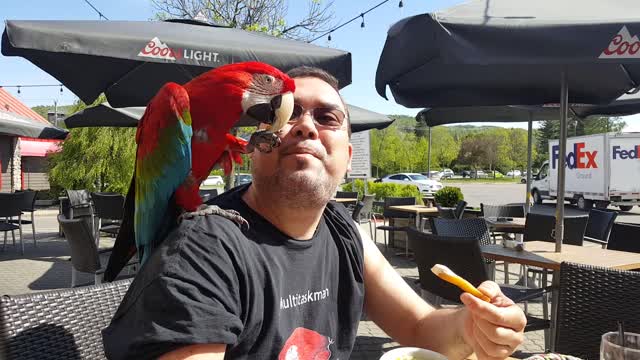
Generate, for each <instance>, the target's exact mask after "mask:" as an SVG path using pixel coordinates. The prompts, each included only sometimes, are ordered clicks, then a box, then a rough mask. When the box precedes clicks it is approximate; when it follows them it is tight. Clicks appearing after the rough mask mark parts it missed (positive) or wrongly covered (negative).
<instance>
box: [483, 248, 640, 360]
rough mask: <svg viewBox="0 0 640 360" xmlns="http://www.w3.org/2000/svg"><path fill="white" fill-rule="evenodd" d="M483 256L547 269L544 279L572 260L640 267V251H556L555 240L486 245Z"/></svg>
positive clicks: (553, 298) (554, 305)
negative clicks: (521, 246) (517, 245)
mask: <svg viewBox="0 0 640 360" xmlns="http://www.w3.org/2000/svg"><path fill="white" fill-rule="evenodd" d="M480 250H481V251H482V256H484V257H485V258H488V259H494V260H502V261H505V262H509V263H517V264H523V265H530V266H537V267H540V268H542V269H543V279H546V272H547V270H556V271H559V270H560V263H561V262H563V261H571V262H574V263H579V264H586V265H593V266H601V267H608V268H612V269H618V270H633V269H640V253H632V252H626V251H616V250H607V249H602V248H600V247H596V246H577V245H568V244H563V245H562V252H559V253H557V252H555V243H553V242H547V241H527V242H525V243H524V250H522V251H518V250H515V249H511V248H506V247H504V246H502V245H482V246H481V247H480ZM559 281H560V277H559V276H554V277H553V281H552V285H553V287H554V290H553V292H552V296H551V317H550V318H551V351H554V349H555V344H554V341H555V321H556V319H555V314H556V311H557V306H558V304H557V301H556V299H557V296H558V295H557V289H558V287H559Z"/></svg>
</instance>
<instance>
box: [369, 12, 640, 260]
mask: <svg viewBox="0 0 640 360" xmlns="http://www.w3.org/2000/svg"><path fill="white" fill-rule="evenodd" d="M634 9H635V10H634ZM638 13H640V3H639V2H637V1H635V0H614V1H607V2H601V1H595V0H588V1H585V0H564V1H554V0H539V1H525V0H472V1H470V2H467V3H464V4H462V5H459V6H455V7H452V8H449V9H447V10H444V11H442V12H439V13H436V14H422V15H416V16H412V17H409V18H406V19H403V20H401V21H399V22H398V23H396V24H395V25H393V26H392V27H391V29H390V30H389V32H388V35H387V39H386V43H385V45H384V48H383V50H382V54H381V56H380V60H379V63H378V69H377V73H376V89H377V91H378V93H379V94H380V95H381V96H383V97H386V86H387V85H389V87H390V88H391V92H392V94H393V96H394V98H395V100H396V102H398V103H399V104H401V105H405V106H407V107H441V106H476V105H477V106H486V105H514V104H524V105H539V104H545V103H552V102H555V103H558V102H559V103H560V121H561V126H560V129H561V130H560V153H562V154H565V153H566V122H567V111H568V103H569V102H571V103H588V104H598V103H607V102H610V101H612V100H614V99H616V98H617V97H619V96H621V95H622V94H623V93H625V92H627V91H635V89H636V88H637V87H638V84H640V41H639V40H638V38H637V36H634V35H635V34H638V33H640V17H635V18H634V17H632V16H630V15H629V14H638ZM569 87H571V92H569ZM558 90H560V91H558ZM558 95H560V96H559V97H558ZM558 98H559V101H558ZM564 179H565V157H564V156H560V163H559V171H558V205H557V208H556V221H557V224H556V251H560V249H561V246H562V242H561V240H562V237H563V231H564V225H563V218H564V206H563V203H564Z"/></svg>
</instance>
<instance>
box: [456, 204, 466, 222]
mask: <svg viewBox="0 0 640 360" xmlns="http://www.w3.org/2000/svg"><path fill="white" fill-rule="evenodd" d="M466 207H467V202H466V201H464V200H460V201H458V204H457V205H456V209H455V216H456V219H462V216H463V215H464V209H465V208H466Z"/></svg>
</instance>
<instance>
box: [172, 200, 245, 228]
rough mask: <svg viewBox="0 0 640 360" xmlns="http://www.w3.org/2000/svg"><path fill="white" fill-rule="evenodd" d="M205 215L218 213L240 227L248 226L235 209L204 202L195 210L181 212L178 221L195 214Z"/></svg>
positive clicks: (190, 217) (191, 217)
mask: <svg viewBox="0 0 640 360" xmlns="http://www.w3.org/2000/svg"><path fill="white" fill-rule="evenodd" d="M206 215H220V216H222V217H223V218H225V219H229V220H231V221H233V222H235V223H236V224H238V225H239V226H240V227H242V226H243V225H244V226H246V227H247V228H248V227H249V222H248V221H247V220H245V219H244V218H243V217H242V216H241V215H240V213H239V212H237V211H235V210H225V209H222V208H220V207H219V206H216V205H205V204H202V205H200V206H199V207H198V209H197V210H196V211H190V212H185V213H182V214H181V215H180V216H179V217H178V222H179V223H180V222H182V221H183V220H185V219H193V218H194V217H196V216H206Z"/></svg>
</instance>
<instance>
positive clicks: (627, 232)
mask: <svg viewBox="0 0 640 360" xmlns="http://www.w3.org/2000/svg"><path fill="white" fill-rule="evenodd" d="M639 237H640V224H631V223H619V222H618V223H614V224H613V228H612V229H611V235H609V242H608V243H607V249H609V250H619V251H628V252H635V253H640V241H638V238H639Z"/></svg>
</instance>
